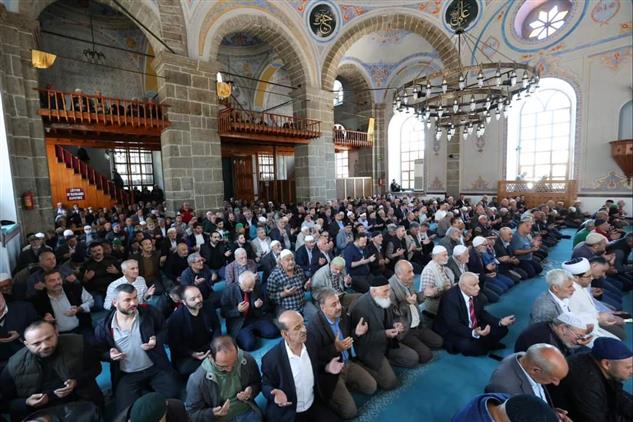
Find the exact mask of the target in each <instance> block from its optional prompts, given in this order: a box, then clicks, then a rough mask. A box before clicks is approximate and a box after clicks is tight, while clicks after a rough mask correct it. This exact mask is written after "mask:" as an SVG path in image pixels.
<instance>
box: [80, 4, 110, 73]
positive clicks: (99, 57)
mask: <svg viewBox="0 0 633 422" xmlns="http://www.w3.org/2000/svg"><path fill="white" fill-rule="evenodd" d="M88 16H89V18H90V36H91V38H92V43H91V44H92V48H86V49H84V51H83V52H82V54H83V56H84V58H85V59H86V61H88V62H90V63H103V62H105V60H106V56H105V54H103V52H101V51H99V50H97V49H96V43H95V30H94V24H93V21H92V12H91V11H90V1H89V2H88Z"/></svg>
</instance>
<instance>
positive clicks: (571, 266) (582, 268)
mask: <svg viewBox="0 0 633 422" xmlns="http://www.w3.org/2000/svg"><path fill="white" fill-rule="evenodd" d="M561 267H562V268H563V270H567V271H569V272H570V273H571V274H573V275H579V274H585V273H586V272H587V271H589V269H590V268H591V264H590V263H589V260H588V259H587V258H574V259H572V260H571V261H567V262H563V264H562V265H561Z"/></svg>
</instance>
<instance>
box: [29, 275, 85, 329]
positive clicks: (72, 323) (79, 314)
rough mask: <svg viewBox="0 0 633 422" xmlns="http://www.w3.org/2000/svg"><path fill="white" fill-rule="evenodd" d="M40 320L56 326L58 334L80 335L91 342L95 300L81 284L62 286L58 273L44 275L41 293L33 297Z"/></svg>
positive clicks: (65, 284)
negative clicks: (91, 316) (91, 314)
mask: <svg viewBox="0 0 633 422" xmlns="http://www.w3.org/2000/svg"><path fill="white" fill-rule="evenodd" d="M33 304H34V305H35V309H36V310H37V312H38V313H39V314H40V317H42V318H43V319H45V320H47V321H49V322H53V323H55V325H56V327H57V329H58V331H59V332H60V333H75V334H82V335H83V336H84V337H85V338H86V340H89V341H92V338H93V337H94V335H93V332H94V331H93V328H92V320H91V318H90V309H91V308H92V305H93V304H94V299H93V298H92V296H91V295H90V293H88V292H87V291H86V289H84V288H83V286H82V285H81V284H80V283H64V282H63V280H62V276H61V274H60V273H59V271H57V270H52V271H49V272H47V273H45V274H44V290H41V291H39V292H38V294H37V295H36V296H35V297H34V298H33Z"/></svg>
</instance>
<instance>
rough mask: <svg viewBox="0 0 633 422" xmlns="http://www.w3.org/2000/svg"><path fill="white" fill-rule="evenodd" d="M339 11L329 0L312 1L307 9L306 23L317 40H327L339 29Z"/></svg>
mask: <svg viewBox="0 0 633 422" xmlns="http://www.w3.org/2000/svg"><path fill="white" fill-rule="evenodd" d="M339 23H340V20H339V11H338V8H337V7H336V6H335V5H334V4H333V3H331V2H330V1H317V2H314V3H313V4H312V5H311V6H310V7H308V9H307V13H306V24H307V25H308V27H309V28H310V33H311V34H312V36H313V37H314V38H316V39H317V40H319V41H328V40H330V39H332V38H333V37H334V35H336V33H337V32H338V30H339Z"/></svg>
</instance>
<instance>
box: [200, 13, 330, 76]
mask: <svg viewBox="0 0 633 422" xmlns="http://www.w3.org/2000/svg"><path fill="white" fill-rule="evenodd" d="M216 16H217V14H216V13H215V11H214V9H210V10H209V11H208V13H207V15H206V16H205V18H204V21H203V23H202V25H201V28H202V29H201V30H200V36H199V41H198V54H199V55H200V56H201V57H203V58H207V59H210V60H217V57H218V53H219V51H220V44H221V42H222V40H223V39H224V37H225V36H227V35H230V34H233V33H236V32H246V33H248V34H250V35H253V36H256V37H258V38H260V39H261V40H262V41H264V42H265V43H266V44H268V45H270V46H271V47H272V48H273V50H274V51H275V52H276V53H277V55H278V56H279V57H281V58H283V60H284V64H285V67H286V70H287V71H288V74H289V76H290V81H291V83H292V85H293V86H295V87H297V86H302V87H305V86H306V85H311V86H317V85H318V83H317V81H318V79H317V77H316V74H315V73H316V69H317V64H316V60H315V59H314V55H313V54H312V46H311V44H310V43H309V42H308V41H307V40H306V39H305V37H304V36H302V35H300V34H302V31H301V29H300V28H297V27H295V26H294V25H292V24H291V23H290V22H289V21H286V22H282V21H281V20H279V19H278V18H277V17H276V16H274V15H272V14H269V13H265V12H263V11H260V10H256V9H250V8H239V9H235V10H232V11H231V12H228V13H225V14H223V15H221V17H220V18H217V19H216Z"/></svg>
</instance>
